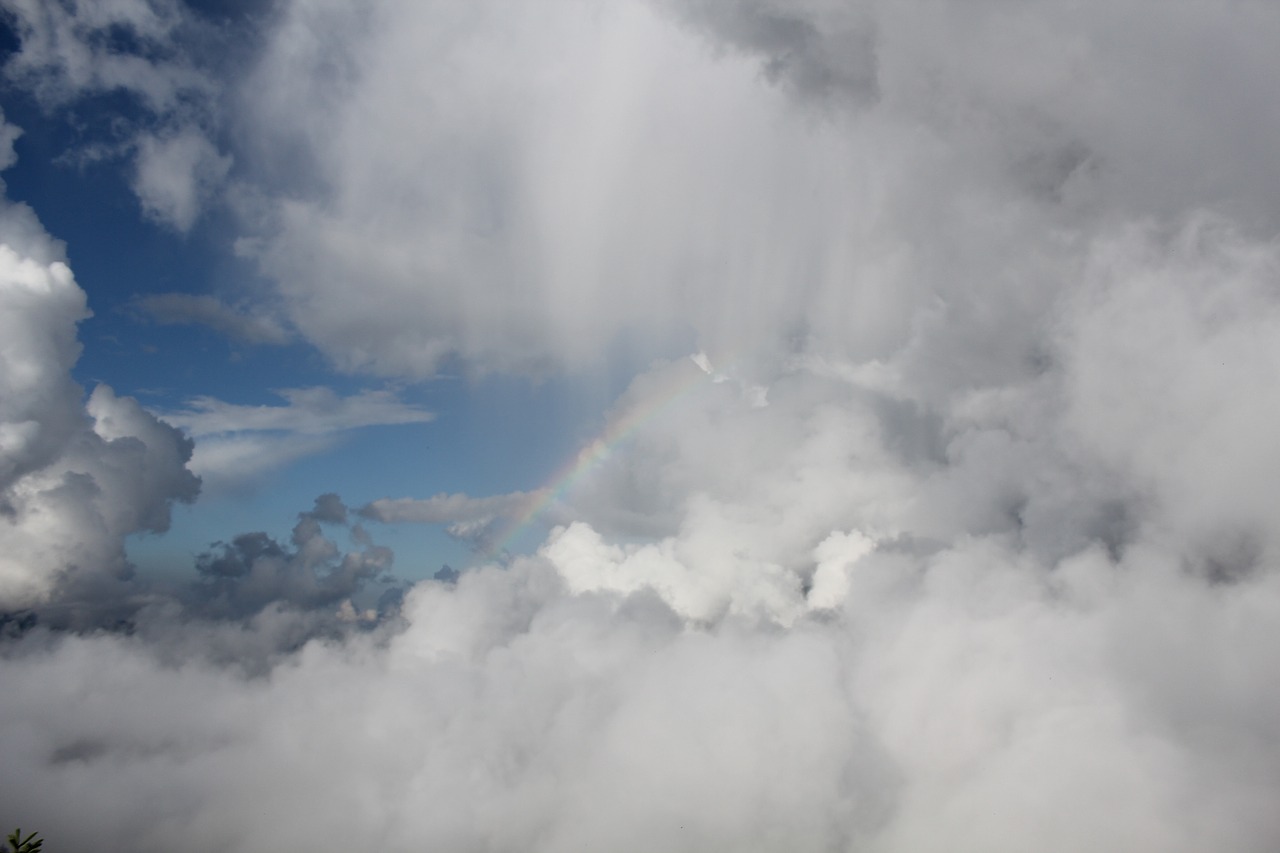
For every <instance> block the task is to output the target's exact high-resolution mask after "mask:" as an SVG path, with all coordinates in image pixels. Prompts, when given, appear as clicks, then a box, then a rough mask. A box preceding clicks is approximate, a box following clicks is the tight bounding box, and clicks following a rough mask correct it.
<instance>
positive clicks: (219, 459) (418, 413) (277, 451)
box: [156, 387, 435, 492]
mask: <svg viewBox="0 0 1280 853" xmlns="http://www.w3.org/2000/svg"><path fill="white" fill-rule="evenodd" d="M277 393H278V394H279V396H280V397H282V398H283V399H284V400H285V401H286V402H285V405H283V406H245V405H239V404H236V403H228V402H226V401H224V400H218V399H215V398H213V397H195V398H192V399H191V400H190V401H188V403H187V406H186V408H183V409H177V410H172V411H158V412H156V415H157V416H158V417H160V418H162V419H163V420H164V421H166V422H167V423H170V424H173V425H174V426H176V427H179V428H181V429H182V430H184V431H186V433H187V434H188V435H190V436H192V437H193V438H195V439H196V448H195V454H194V455H193V456H192V458H191V470H193V471H195V472H196V473H197V474H199V475H200V476H201V477H202V478H203V479H204V480H205V482H206V489H207V490H208V491H209V492H221V491H235V490H238V489H241V488H244V487H246V486H248V485H251V484H252V483H254V482H256V481H260V480H261V479H262V478H263V477H264V476H266V475H268V474H270V473H272V472H274V471H278V470H280V469H281V468H283V467H286V466H287V465H289V464H292V463H293V462H295V461H297V460H298V459H301V458H304V457H306V456H311V455H314V454H317V453H323V452H325V451H327V450H330V449H332V448H333V447H334V446H335V445H336V444H337V442H338V441H339V440H340V435H339V434H340V433H343V432H347V431H350V430H355V429H361V428H364V427H370V426H388V425H395V424H415V423H427V422H429V421H431V420H432V419H434V417H435V416H434V415H433V414H432V413H431V412H428V411H426V410H424V409H421V408H418V407H416V406H412V405H409V404H406V403H403V402H401V401H400V400H399V399H398V398H397V397H396V396H395V394H393V393H391V392H389V391H374V390H369V391H361V392H359V393H357V394H352V395H349V396H346V397H344V396H341V395H339V394H337V393H336V392H334V391H333V390H332V389H329V388H323V387H314V388H286V389H283V390H281V391H278V392H277Z"/></svg>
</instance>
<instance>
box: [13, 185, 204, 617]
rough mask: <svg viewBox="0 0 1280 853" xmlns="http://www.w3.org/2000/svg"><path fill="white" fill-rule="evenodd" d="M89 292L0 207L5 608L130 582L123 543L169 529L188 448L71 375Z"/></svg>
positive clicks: (191, 490)
mask: <svg viewBox="0 0 1280 853" xmlns="http://www.w3.org/2000/svg"><path fill="white" fill-rule="evenodd" d="M88 314H89V312H88V309H87V307H86V305H85V294H84V291H82V290H81V289H80V288H79V286H78V285H77V284H76V282H75V279H74V277H73V276H72V273H71V270H70V268H69V267H68V266H67V264H66V262H65V260H64V259H63V257H62V251H61V246H59V245H58V244H56V243H55V242H54V241H52V240H50V239H49V237H48V236H47V235H46V234H44V232H43V230H42V229H41V228H40V226H39V223H38V222H37V221H36V220H35V217H34V216H33V215H32V214H31V212H30V210H28V209H26V208H24V207H21V206H17V205H12V204H10V203H9V202H8V201H7V200H0V606H3V607H4V608H5V609H8V608H12V607H20V606H23V605H27V604H30V603H33V602H36V601H39V600H41V599H45V598H47V597H49V596H50V595H51V594H53V593H54V591H55V590H56V589H57V588H58V587H60V586H66V585H73V586H85V585H88V586H92V585H93V584H94V583H97V582H99V581H100V580H101V579H102V578H104V577H106V578H110V577H118V576H123V575H127V574H128V573H129V571H130V566H129V563H128V561H127V559H126V556H125V551H124V538H125V536H127V535H128V534H131V533H135V532H141V531H155V532H162V531H164V530H166V529H167V528H168V526H169V507H170V505H171V503H172V502H173V501H175V500H185V501H190V500H192V499H193V498H194V497H195V495H196V492H197V491H198V490H199V481H198V480H197V479H196V478H195V477H194V476H193V475H192V474H191V472H190V471H188V470H187V469H186V467H185V463H186V462H187V460H188V459H189V458H190V455H191V444H190V442H189V441H188V440H186V439H184V438H183V437H182V436H181V434H180V433H178V431H177V430H175V429H173V428H172V427H169V426H167V425H165V424H162V423H160V422H159V421H157V420H156V419H155V418H154V417H152V416H151V415H149V414H147V413H146V412H144V411H143V410H142V409H141V407H139V406H138V404H137V402H136V401H135V400H133V399H131V398H128V397H117V396H116V395H115V394H114V393H113V392H112V390H111V389H110V388H109V387H107V386H105V385H100V386H98V387H97V388H96V389H94V391H93V393H92V394H91V395H90V397H89V400H88V402H87V404H86V403H84V402H83V401H82V396H83V389H82V388H81V387H80V386H79V385H78V384H77V383H76V382H75V381H74V380H73V379H72V378H71V375H70V370H71V367H72V365H73V364H74V363H75V361H76V359H77V358H78V357H79V355H80V344H79V342H78V341H77V340H76V324H77V323H78V322H79V321H80V320H82V319H84V318H85V317H87V316H88Z"/></svg>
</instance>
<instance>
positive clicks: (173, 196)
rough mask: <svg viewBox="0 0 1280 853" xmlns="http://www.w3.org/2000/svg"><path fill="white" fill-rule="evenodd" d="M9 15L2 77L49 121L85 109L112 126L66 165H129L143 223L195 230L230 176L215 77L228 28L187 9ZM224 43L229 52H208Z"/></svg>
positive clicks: (129, 7) (156, 1) (75, 2)
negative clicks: (11, 39) (13, 43)
mask: <svg viewBox="0 0 1280 853" xmlns="http://www.w3.org/2000/svg"><path fill="white" fill-rule="evenodd" d="M5 12H6V17H7V18H8V22H9V23H10V25H11V26H12V28H13V32H14V34H15V35H16V36H17V40H18V45H17V48H16V49H15V50H13V51H12V52H11V53H9V54H8V55H7V56H6V58H5V63H4V68H3V74H4V77H5V78H6V79H7V80H8V81H9V82H10V84H11V85H17V86H20V87H21V88H22V89H23V91H25V92H27V93H28V94H30V95H33V96H34V97H35V99H36V101H37V103H38V104H39V106H40V107H41V108H42V109H43V110H44V111H45V113H46V114H50V115H56V114H58V113H59V112H63V111H66V110H68V109H74V108H77V107H84V106H86V105H88V106H89V107H90V110H89V111H87V112H89V114H92V107H94V106H99V107H102V106H105V109H106V110H107V111H108V113H109V115H110V121H109V122H100V123H101V124H105V126H101V127H95V128H93V136H92V138H91V141H84V142H83V144H77V145H75V146H73V147H69V148H68V149H67V150H66V151H64V152H60V155H61V156H62V157H63V158H64V159H65V160H67V161H70V162H77V161H78V162H81V163H82V164H83V163H97V162H99V161H102V160H107V161H113V160H118V159H124V158H128V159H129V160H130V161H131V164H132V175H131V176H130V184H131V186H132V189H133V190H134V193H135V194H136V195H137V197H138V200H139V202H140V204H141V207H142V212H143V214H144V215H145V216H147V217H149V218H151V219H153V220H155V221H157V222H159V223H161V224H164V225H166V226H168V227H171V228H173V229H175V230H176V231H179V232H182V233H185V232H187V231H189V230H190V229H191V227H192V226H193V225H194V224H195V222H196V220H197V219H198V218H199V216H200V214H201V213H202V211H203V210H204V209H205V208H206V206H207V205H209V204H210V203H212V202H214V201H216V200H217V199H218V196H219V193H220V190H221V189H222V185H223V183H224V182H225V180H226V178H227V175H228V172H229V171H230V168H231V165H232V157H231V156H230V155H229V154H228V153H226V152H225V151H222V150H220V147H219V144H218V138H219V131H218V127H219V124H220V122H221V120H222V107H221V98H222V92H221V91H220V89H221V84H220V82H219V81H218V80H217V78H216V70H215V69H214V68H213V67H212V64H216V63H214V62H213V59H212V57H213V56H214V55H217V54H221V53H223V52H227V53H230V52H231V51H226V44H225V43H226V42H230V41H232V40H233V39H232V38H231V36H232V34H233V30H234V27H233V26H232V23H231V21H229V20H223V21H220V22H214V21H213V20H211V19H207V18H205V17H204V16H201V15H199V14H196V13H195V12H194V11H193V10H192V8H191V7H190V6H189V5H188V4H185V3H182V2H179V0H111V2H97V0H69V2H65V3H63V2H59V3H53V4H49V3H43V2H38V0H37V2H32V0H8V2H6V3H5ZM219 42H224V44H223V45H222V48H223V49H222V50H213V49H211V48H213V46H214V45H217V44H218V43H219ZM113 98H114V99H116V100H115V101H114V102H113V101H112V100H111V99H113ZM122 102H123V103H125V104H127V105H128V107H127V108H124V109H122V108H121V103H122ZM84 135H85V134H83V133H77V134H76V136H75V137H73V138H74V139H76V141H77V143H79V142H80V140H81V138H82V137H83V136H84Z"/></svg>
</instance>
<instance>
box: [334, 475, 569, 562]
mask: <svg viewBox="0 0 1280 853" xmlns="http://www.w3.org/2000/svg"><path fill="white" fill-rule="evenodd" d="M547 498H548V493H547V492H546V491H545V490H541V491H536V492H511V493H509V494H505V495H490V496H487V497H482V498H473V497H470V496H468V495H460V494H454V495H445V494H439V495H434V496H432V497H429V498H417V499H416V498H379V499H378V500H376V501H373V502H371V503H369V504H368V505H366V506H364V507H361V508H360V510H359V513H360V515H361V516H363V517H364V518H368V519H372V520H374V521H381V522H383V523H384V524H405V523H409V524H439V525H443V526H444V527H445V531H446V532H447V533H448V534H449V535H450V536H452V537H454V538H455V539H458V540H460V541H463V542H467V543H469V544H470V545H471V546H472V547H473V548H474V549H476V550H478V551H481V552H484V553H486V554H487V553H490V552H491V549H492V548H494V547H495V546H497V545H499V544H500V539H501V537H502V535H503V533H504V531H506V530H509V529H512V528H513V527H514V525H515V524H516V521H517V520H518V519H519V518H521V517H522V516H527V515H531V514H533V513H534V511H535V510H536V509H537V507H538V505H539V504H541V503H543V502H545V501H546V499H547Z"/></svg>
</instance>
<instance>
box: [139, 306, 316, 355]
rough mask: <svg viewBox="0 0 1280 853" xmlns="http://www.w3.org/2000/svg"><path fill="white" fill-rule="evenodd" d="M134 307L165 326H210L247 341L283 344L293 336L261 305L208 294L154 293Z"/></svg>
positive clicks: (236, 339) (251, 342) (230, 336)
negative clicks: (231, 301)
mask: <svg viewBox="0 0 1280 853" xmlns="http://www.w3.org/2000/svg"><path fill="white" fill-rule="evenodd" d="M134 307H136V308H137V310H138V311H139V312H141V313H142V314H144V315H145V316H147V317H149V318H150V319H151V320H152V321H153V322H156V323H159V324H160V325H162V326H181V325H201V326H208V327H209V328H211V329H213V330H214V331H216V332H219V333H221V334H223V335H226V336H227V337H228V338H231V339H232V340H234V341H239V342H242V343H246V344H271V345H283V344H287V343H289V342H290V341H291V340H292V337H293V336H292V335H291V334H290V332H289V330H288V329H286V328H285V327H284V326H283V325H282V324H281V323H280V321H279V320H278V319H276V318H274V317H272V316H270V315H269V314H265V313H263V312H262V310H261V309H260V308H257V307H249V306H232V305H228V304H226V303H225V302H223V301H221V300H220V299H218V298H217V297H214V296H209V295H207V294H193V293H154V294H150V295H148V296H142V297H139V298H138V299H137V300H135V302H134Z"/></svg>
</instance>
